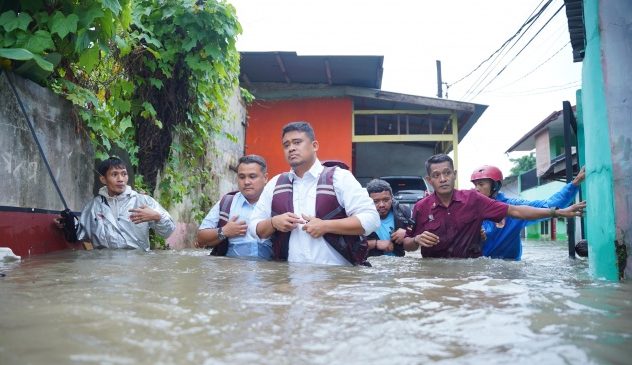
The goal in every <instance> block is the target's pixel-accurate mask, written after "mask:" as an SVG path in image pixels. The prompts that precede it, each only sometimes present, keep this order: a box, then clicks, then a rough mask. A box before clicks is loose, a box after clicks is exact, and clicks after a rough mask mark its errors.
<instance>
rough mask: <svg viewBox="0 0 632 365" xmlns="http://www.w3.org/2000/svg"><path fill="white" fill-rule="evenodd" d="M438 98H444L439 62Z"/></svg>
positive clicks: (439, 62)
mask: <svg viewBox="0 0 632 365" xmlns="http://www.w3.org/2000/svg"><path fill="white" fill-rule="evenodd" d="M437 97H438V98H443V82H442V80H441V61H439V60H437Z"/></svg>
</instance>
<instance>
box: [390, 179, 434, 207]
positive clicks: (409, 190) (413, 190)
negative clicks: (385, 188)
mask: <svg viewBox="0 0 632 365" xmlns="http://www.w3.org/2000/svg"><path fill="white" fill-rule="evenodd" d="M380 179H382V180H384V181H386V182H387V183H389V184H390V185H391V189H393V199H395V200H396V201H397V202H398V203H400V204H406V205H409V206H410V207H412V206H413V205H415V203H416V202H417V201H419V200H420V199H421V198H423V197H424V194H425V193H426V190H427V188H426V183H425V182H424V179H423V178H422V177H421V176H382V177H380Z"/></svg>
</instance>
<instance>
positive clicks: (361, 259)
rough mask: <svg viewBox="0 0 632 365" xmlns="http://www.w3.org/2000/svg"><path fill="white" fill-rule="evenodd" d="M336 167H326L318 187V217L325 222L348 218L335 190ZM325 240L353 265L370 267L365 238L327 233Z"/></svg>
mask: <svg viewBox="0 0 632 365" xmlns="http://www.w3.org/2000/svg"><path fill="white" fill-rule="evenodd" d="M335 171H336V166H326V167H325V168H324V169H323V172H322V173H321V174H320V177H319V179H318V186H317V187H316V217H317V218H320V219H323V220H332V219H343V218H347V212H346V211H345V208H344V207H343V206H341V205H340V203H339V202H338V198H337V197H336V191H335V189H334V173H335ZM323 238H324V239H325V241H327V243H329V244H330V245H331V247H333V248H334V249H335V250H336V251H338V253H339V254H340V255H342V257H344V258H345V259H346V260H347V261H349V262H350V263H351V264H353V265H368V263H367V261H366V257H367V253H368V249H369V245H368V242H367V241H366V238H365V237H364V236H354V235H339V234H334V233H326V234H325V235H324V236H323Z"/></svg>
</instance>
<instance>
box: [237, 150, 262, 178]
mask: <svg viewBox="0 0 632 365" xmlns="http://www.w3.org/2000/svg"><path fill="white" fill-rule="evenodd" d="M242 163H246V164H248V163H256V164H257V165H259V166H260V167H261V172H263V173H264V174H265V173H266V172H268V165H266V160H265V159H264V158H263V157H261V156H259V155H245V156H241V157H240V158H239V161H238V162H237V167H239V165H241V164H242Z"/></svg>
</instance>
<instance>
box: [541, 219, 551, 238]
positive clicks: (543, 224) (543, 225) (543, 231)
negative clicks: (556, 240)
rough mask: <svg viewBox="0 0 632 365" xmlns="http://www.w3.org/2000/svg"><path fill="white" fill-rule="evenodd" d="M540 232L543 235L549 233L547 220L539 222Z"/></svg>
mask: <svg viewBox="0 0 632 365" xmlns="http://www.w3.org/2000/svg"><path fill="white" fill-rule="evenodd" d="M540 234H541V235H544V236H548V235H549V222H548V221H545V222H540Z"/></svg>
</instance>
